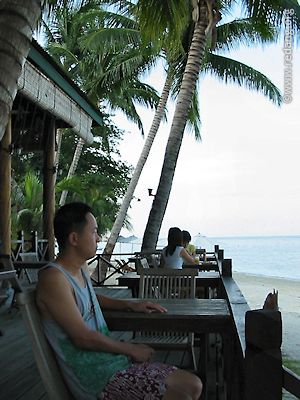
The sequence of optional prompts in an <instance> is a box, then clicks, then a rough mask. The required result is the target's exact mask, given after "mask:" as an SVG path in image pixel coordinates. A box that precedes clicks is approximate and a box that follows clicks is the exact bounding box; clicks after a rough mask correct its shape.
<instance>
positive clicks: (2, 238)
mask: <svg viewBox="0 0 300 400" xmlns="http://www.w3.org/2000/svg"><path fill="white" fill-rule="evenodd" d="M10 146H11V118H9V121H8V124H7V127H6V131H5V134H4V136H3V138H2V140H1V142H0V182H1V188H0V210H1V211H0V252H1V253H2V254H9V255H10V253H11V147H10Z"/></svg>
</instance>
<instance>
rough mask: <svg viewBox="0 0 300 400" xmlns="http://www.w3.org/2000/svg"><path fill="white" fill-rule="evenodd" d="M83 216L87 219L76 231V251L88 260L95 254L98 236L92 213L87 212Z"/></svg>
mask: <svg viewBox="0 0 300 400" xmlns="http://www.w3.org/2000/svg"><path fill="white" fill-rule="evenodd" d="M85 218H86V221H87V223H86V225H85V227H84V228H83V230H82V231H81V232H79V233H77V251H78V252H79V254H80V255H81V256H82V257H83V258H84V259H85V260H88V259H90V258H92V257H94V255H95V254H96V250H97V243H98V242H99V241H100V236H99V235H98V232H97V229H98V226H97V221H96V218H95V217H94V216H93V214H91V213H88V214H86V216H85Z"/></svg>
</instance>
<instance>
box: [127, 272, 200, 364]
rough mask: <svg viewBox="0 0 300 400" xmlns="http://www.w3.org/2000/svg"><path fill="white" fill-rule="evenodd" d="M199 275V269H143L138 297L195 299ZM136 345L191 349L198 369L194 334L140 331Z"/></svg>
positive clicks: (193, 362)
mask: <svg viewBox="0 0 300 400" xmlns="http://www.w3.org/2000/svg"><path fill="white" fill-rule="evenodd" d="M197 275H198V270H197V269H187V268H185V269H171V268H148V269H142V270H141V271H140V286H139V297H140V298H143V299H172V298H174V299H183V298H191V299H194V298H195V293H196V276H197ZM133 342H135V343H144V344H149V345H150V346H152V347H154V348H157V349H173V350H188V351H189V353H190V355H191V359H192V365H193V369H194V370H195V371H196V370H197V365H196V358H195V353H194V334H193V333H177V332H174V333H173V332H171V333H169V332H159V333H158V332H138V333H137V334H136V337H135V338H134V339H133ZM183 357H184V353H183Z"/></svg>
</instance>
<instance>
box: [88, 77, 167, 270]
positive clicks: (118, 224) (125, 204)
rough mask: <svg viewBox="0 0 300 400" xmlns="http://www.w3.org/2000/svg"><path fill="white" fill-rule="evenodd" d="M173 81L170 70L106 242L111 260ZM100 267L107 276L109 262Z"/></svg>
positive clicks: (105, 253) (105, 250)
mask: <svg viewBox="0 0 300 400" xmlns="http://www.w3.org/2000/svg"><path fill="white" fill-rule="evenodd" d="M171 83H172V74H171V73H170V72H168V75H167V78H166V81H165V84H164V87H163V90H162V94H161V96H160V99H159V103H158V106H157V108H156V111H155V115H154V118H153V121H152V125H151V128H150V130H149V133H148V136H147V138H146V141H145V144H144V147H143V150H142V152H141V155H140V158H139V160H138V162H137V164H136V167H135V169H134V172H133V175H132V177H131V180H130V183H129V185H128V188H127V191H126V193H125V196H124V198H123V201H122V204H121V207H120V209H119V212H118V215H117V218H116V220H115V222H114V225H113V227H112V230H111V233H110V236H109V239H108V241H107V243H106V246H105V249H104V250H103V256H105V258H106V259H107V260H108V261H109V260H110V259H111V254H112V252H113V251H114V248H115V245H116V242H117V239H118V236H119V234H120V231H121V229H122V226H123V224H124V220H125V217H126V214H127V211H128V208H129V206H130V202H131V200H132V196H133V194H134V191H135V188H136V186H137V184H138V181H139V178H140V176H141V173H142V170H143V168H144V165H145V163H146V161H147V158H148V156H149V153H150V150H151V147H152V144H153V142H154V139H155V136H156V134H157V131H158V128H159V126H160V123H161V120H162V118H163V116H164V112H165V109H166V104H167V101H168V98H169V94H170V90H171ZM100 268H101V275H102V276H105V274H106V271H107V264H106V263H105V262H100ZM93 276H94V277H95V278H96V276H97V271H96V270H95V271H94V272H93Z"/></svg>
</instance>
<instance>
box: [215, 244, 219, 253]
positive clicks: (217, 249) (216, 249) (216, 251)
mask: <svg viewBox="0 0 300 400" xmlns="http://www.w3.org/2000/svg"><path fill="white" fill-rule="evenodd" d="M218 251H219V245H218V244H215V255H217V254H218Z"/></svg>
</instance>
